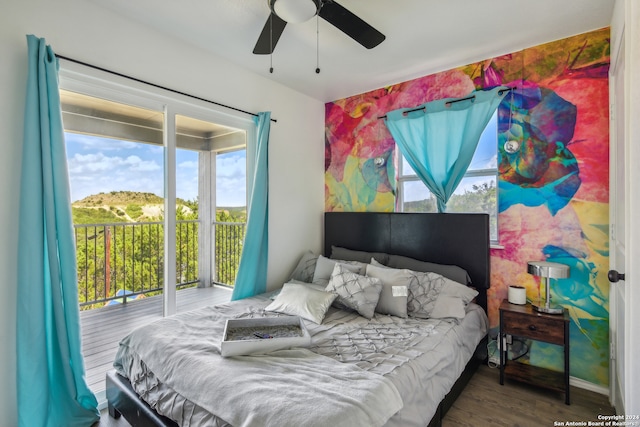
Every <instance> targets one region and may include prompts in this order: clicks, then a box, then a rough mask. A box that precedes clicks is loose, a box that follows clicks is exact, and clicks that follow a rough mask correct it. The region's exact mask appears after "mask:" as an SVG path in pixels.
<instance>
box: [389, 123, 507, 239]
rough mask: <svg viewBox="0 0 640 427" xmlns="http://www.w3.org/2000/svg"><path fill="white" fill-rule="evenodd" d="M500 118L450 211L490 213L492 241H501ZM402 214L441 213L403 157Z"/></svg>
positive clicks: (485, 136)
mask: <svg viewBox="0 0 640 427" xmlns="http://www.w3.org/2000/svg"><path fill="white" fill-rule="evenodd" d="M497 117H498V115H497V112H496V113H494V115H493V117H492V118H491V120H490V121H489V124H487V127H486V128H485V130H484V131H483V132H482V135H481V136H480V142H479V143H478V148H477V149H476V152H475V154H474V156H473V159H472V160H471V164H470V165H469V169H468V170H467V173H466V174H465V175H464V178H462V181H460V184H459V185H458V188H457V189H456V191H455V192H454V194H453V195H452V196H451V198H450V199H449V202H448V203H447V212H470V213H477V212H485V213H488V214H489V217H490V219H489V222H490V225H491V241H492V242H494V243H497V241H498V192H497V188H496V187H497V178H498V142H497V141H498V119H497ZM399 156H400V161H399V162H398V194H397V199H396V210H397V211H399V212H437V211H438V209H437V204H436V198H435V197H434V195H433V194H431V192H430V191H429V189H428V188H427V187H426V186H425V185H424V184H423V182H422V181H421V180H420V178H418V176H417V175H416V173H415V171H414V170H413V169H412V168H411V166H409V163H408V162H407V161H406V160H405V158H404V156H402V155H401V154H399Z"/></svg>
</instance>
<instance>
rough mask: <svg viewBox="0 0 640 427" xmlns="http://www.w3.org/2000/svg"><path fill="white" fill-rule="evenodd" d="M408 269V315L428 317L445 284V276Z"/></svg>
mask: <svg viewBox="0 0 640 427" xmlns="http://www.w3.org/2000/svg"><path fill="white" fill-rule="evenodd" d="M408 271H410V272H411V273H410V275H411V279H410V281H409V297H408V298H407V311H408V313H409V315H410V316H413V317H419V318H423V319H428V318H429V317H431V312H432V311H433V309H434V307H435V304H436V302H437V301H438V297H439V296H440V292H441V291H442V288H443V287H444V286H445V278H444V277H442V276H441V275H439V274H436V273H419V272H415V271H411V270H408Z"/></svg>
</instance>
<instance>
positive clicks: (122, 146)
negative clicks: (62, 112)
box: [65, 133, 246, 207]
mask: <svg viewBox="0 0 640 427" xmlns="http://www.w3.org/2000/svg"><path fill="white" fill-rule="evenodd" d="M65 139H66V146H67V163H68V168H69V181H70V185H71V201H72V202H75V201H77V200H81V199H83V198H85V197H87V196H90V195H92V194H98V193H101V192H103V193H107V192H111V191H138V192H148V193H153V194H156V195H158V196H163V193H164V178H163V175H164V165H163V163H164V161H163V152H164V149H163V147H160V146H156V145H151V144H142V143H137V142H131V141H121V140H116V139H109V138H100V137H94V136H88V135H80V134H76V133H65ZM176 170H177V173H176V195H177V197H178V198H181V199H185V200H195V199H196V198H197V197H198V153H197V152H196V151H190V150H183V149H178V150H176ZM245 177H246V151H245V150H240V151H235V152H232V153H227V154H221V155H218V156H217V160H216V198H217V205H218V206H223V207H231V206H246V178H245Z"/></svg>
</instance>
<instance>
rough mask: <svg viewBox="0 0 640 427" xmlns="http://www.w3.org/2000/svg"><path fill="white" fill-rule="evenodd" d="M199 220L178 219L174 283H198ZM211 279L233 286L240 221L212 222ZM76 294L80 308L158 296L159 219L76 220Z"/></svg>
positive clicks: (241, 231)
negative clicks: (136, 220)
mask: <svg viewBox="0 0 640 427" xmlns="http://www.w3.org/2000/svg"><path fill="white" fill-rule="evenodd" d="M199 225H200V222H199V221H198V220H189V221H177V223H176V276H177V277H176V287H177V288H178V289H180V288H184V287H190V286H194V285H196V284H197V283H199V280H200V279H199V277H198V262H199V258H200V255H201V254H199V253H198V230H199ZM214 227H215V232H214V233H215V234H214V240H213V241H214V245H215V268H214V272H215V273H214V278H213V281H214V282H217V283H220V284H226V285H230V286H233V284H234V283H235V277H236V273H237V269H238V263H239V261H240V254H241V251H242V240H243V239H244V228H245V227H244V223H218V222H216V223H214ZM74 228H75V241H76V258H77V264H78V298H79V304H80V307H81V309H83V310H86V309H91V308H98V307H102V306H104V305H105V304H114V303H120V302H122V303H126V302H127V300H132V299H136V298H140V297H144V296H151V295H157V294H159V293H161V292H162V289H163V286H164V277H163V272H164V225H163V223H162V222H137V223H110V224H77V225H74Z"/></svg>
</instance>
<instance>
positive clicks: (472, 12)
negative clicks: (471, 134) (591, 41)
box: [92, 0, 615, 102]
mask: <svg viewBox="0 0 640 427" xmlns="http://www.w3.org/2000/svg"><path fill="white" fill-rule="evenodd" d="M92 1H93V2H94V3H98V4H100V5H102V6H104V7H105V8H108V9H111V10H113V11H115V12H116V13H119V14H121V15H124V16H126V17H128V18H130V19H131V20H132V21H134V22H138V23H140V24H143V25H146V26H149V27H152V28H154V29H156V30H158V31H161V32H163V33H165V34H168V35H170V36H172V37H175V38H177V39H180V40H182V41H184V42H187V43H190V44H193V45H196V46H198V47H200V48H202V49H204V50H206V51H209V52H211V53H213V54H216V55H218V56H220V57H223V58H226V59H227V60H228V61H230V62H233V63H235V64H238V65H240V66H242V67H244V68H247V69H249V70H251V71H254V72H256V73H258V74H260V75H263V76H265V77H267V78H269V79H272V80H275V81H277V82H280V83H282V84H283V85H286V86H288V87H291V88H292V89H295V90H297V91H299V92H302V93H305V94H307V95H309V96H311V97H313V98H316V99H318V100H321V101H324V102H327V101H334V100H337V99H340V98H344V97H347V96H351V95H356V94H359V93H363V92H367V91H369V90H373V89H377V88H379V87H382V86H385V85H389V84H393V83H399V82H403V81H406V80H410V79H413V78H416V77H420V76H425V75H428V74H432V73H434V72H437V71H442V70H446V69H450V68H453V67H456V66H460V65H466V64H468V63H471V62H475V61H479V60H483V59H487V58H491V57H494V56H497V55H501V54H506V53H510V52H515V51H518V50H521V49H523V48H526V47H531V46H535V45H538V44H542V43H545V42H548V41H553V40H558V39H561V38H564V37H568V36H571V35H575V34H580V33H584V32H587V31H591V30H595V29H599V28H602V27H606V26H608V25H609V24H610V21H611V15H612V11H613V4H614V1H615V0H337V1H338V3H340V4H341V5H342V6H344V7H345V8H347V9H349V10H350V11H351V12H353V13H355V14H356V15H358V16H359V17H360V18H362V19H363V20H365V21H366V22H367V23H369V24H370V25H372V26H373V27H375V28H376V29H377V30H378V31H380V32H382V33H383V34H384V35H385V36H386V40H385V41H384V42H382V44H380V45H379V46H377V47H376V48H374V49H371V50H367V49H365V48H364V47H362V46H361V45H359V44H358V43H356V42H355V41H353V40H352V39H351V38H349V37H348V36H346V35H344V34H343V33H342V32H340V31H339V30H337V29H336V28H335V27H333V26H332V25H330V24H328V23H327V22H326V21H324V20H322V19H320V20H319V46H320V49H319V61H320V69H321V72H320V74H316V72H315V69H316V57H317V52H316V25H317V23H316V19H315V18H314V19H312V20H310V21H307V22H304V23H301V24H288V25H287V27H286V28H285V30H284V33H283V34H282V37H281V39H280V41H279V43H278V45H277V46H276V49H275V51H274V54H273V58H272V60H273V67H274V72H273V74H270V73H269V67H270V60H271V59H270V57H269V55H254V54H253V53H252V51H253V47H254V45H255V42H256V40H257V38H258V35H259V34H260V32H261V31H262V27H263V26H264V24H265V21H266V19H267V17H268V15H269V8H268V6H267V0H181V1H175V0H173V1H172V0H135V1H132V0H92ZM300 1H308V0H300Z"/></svg>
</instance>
